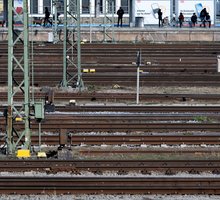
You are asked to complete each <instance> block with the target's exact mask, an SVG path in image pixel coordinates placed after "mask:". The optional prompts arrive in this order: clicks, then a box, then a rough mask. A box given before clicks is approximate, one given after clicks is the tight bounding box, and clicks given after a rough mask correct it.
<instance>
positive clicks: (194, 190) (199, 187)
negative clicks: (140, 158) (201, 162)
mask: <svg viewBox="0 0 220 200" xmlns="http://www.w3.org/2000/svg"><path fill="white" fill-rule="evenodd" d="M0 193H1V194H54V193H56V194H94V193H96V194H97V193H98V194H151V193H152V194H155V193H157V194H212V195H213V194H220V178H214V177H212V178H210V177H205V178H195V177H193V178H192V177H189V178H181V177H172V178H171V177H120V178H116V177H98V178H97V177H0Z"/></svg>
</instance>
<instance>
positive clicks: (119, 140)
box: [0, 133, 220, 146]
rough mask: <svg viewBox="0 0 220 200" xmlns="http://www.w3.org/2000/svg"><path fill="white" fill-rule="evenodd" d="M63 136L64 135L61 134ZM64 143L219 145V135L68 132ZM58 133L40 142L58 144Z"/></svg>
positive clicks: (0, 139) (34, 142)
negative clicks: (77, 133)
mask: <svg viewBox="0 0 220 200" xmlns="http://www.w3.org/2000/svg"><path fill="white" fill-rule="evenodd" d="M63 137H65V136H63ZM66 138H67V140H66V145H72V146H76V145H77V146H80V145H82V144H83V145H128V146H129V145H136V146H141V145H174V146H176V145H204V146H205V145H220V136H219V135H218V133H216V135H215V134H212V135H210V134H208V133H206V134H205V135H196V134H194V135H190V136H188V135H184V133H183V134H182V135H175V133H173V135H170V134H165V135H138V134H135V135H102V134H96V135H89V134H87V135H74V134H70V135H69V136H67V137H66ZM4 143H5V139H4V136H1V137H0V144H1V145H3V144H4ZM31 143H32V145H38V144H39V136H38V135H32V137H31ZM60 143H61V141H60V135H59V134H54V135H41V144H44V145H49V146H57V145H60Z"/></svg>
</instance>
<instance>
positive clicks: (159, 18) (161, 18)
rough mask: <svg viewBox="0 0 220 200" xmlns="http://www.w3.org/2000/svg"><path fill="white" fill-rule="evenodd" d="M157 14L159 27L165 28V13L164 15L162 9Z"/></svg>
mask: <svg viewBox="0 0 220 200" xmlns="http://www.w3.org/2000/svg"><path fill="white" fill-rule="evenodd" d="M157 14H158V20H159V27H160V26H163V17H162V16H163V13H162V11H161V9H159V10H158V12H157Z"/></svg>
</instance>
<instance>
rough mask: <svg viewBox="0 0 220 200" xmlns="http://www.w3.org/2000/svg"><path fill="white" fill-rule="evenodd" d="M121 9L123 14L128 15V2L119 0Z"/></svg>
mask: <svg viewBox="0 0 220 200" xmlns="http://www.w3.org/2000/svg"><path fill="white" fill-rule="evenodd" d="M121 7H122V9H123V10H124V13H126V14H127V13H128V0H121Z"/></svg>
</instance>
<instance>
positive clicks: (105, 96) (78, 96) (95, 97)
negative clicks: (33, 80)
mask: <svg viewBox="0 0 220 200" xmlns="http://www.w3.org/2000/svg"><path fill="white" fill-rule="evenodd" d="M30 96H32V93H30ZM45 96H46V93H44V92H35V93H34V97H35V98H36V99H45ZM23 98H24V97H23V94H21V93H17V94H16V95H15V97H14V100H15V101H16V102H21V101H23ZM72 99H75V100H76V101H79V102H80V101H88V102H107V103H108V102H113V103H114V102H118V103H120V102H125V103H126V102H135V101H136V93H120V92H117V91H116V92H115V93H114V92H113V93H103V92H102V93H101V92H82V93H69V92H68V93H65V92H55V93H54V102H55V104H56V103H63V104H69V101H70V100H72ZM139 99H140V101H141V103H145V102H149V101H150V102H161V101H163V102H166V101H176V102H187V101H192V100H194V101H204V102H210V101H213V102H214V101H218V100H219V99H220V94H144V93H141V94H140V96H139ZM1 101H2V102H6V101H7V92H1ZM1 107H2V105H0V108H1Z"/></svg>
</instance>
